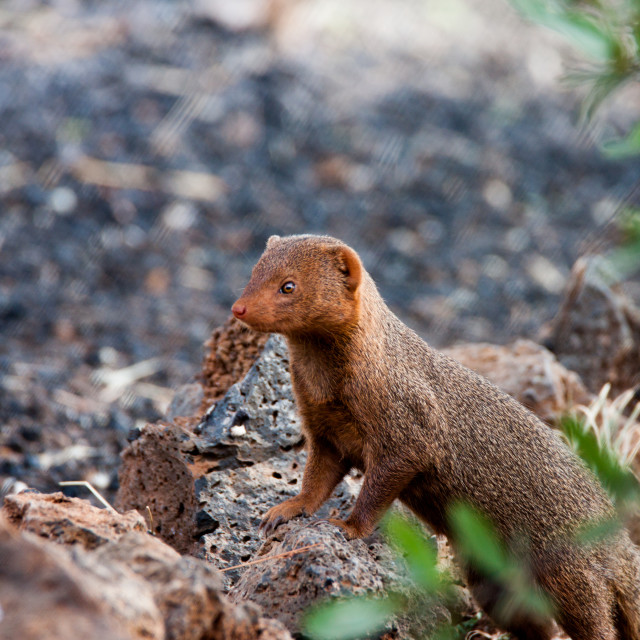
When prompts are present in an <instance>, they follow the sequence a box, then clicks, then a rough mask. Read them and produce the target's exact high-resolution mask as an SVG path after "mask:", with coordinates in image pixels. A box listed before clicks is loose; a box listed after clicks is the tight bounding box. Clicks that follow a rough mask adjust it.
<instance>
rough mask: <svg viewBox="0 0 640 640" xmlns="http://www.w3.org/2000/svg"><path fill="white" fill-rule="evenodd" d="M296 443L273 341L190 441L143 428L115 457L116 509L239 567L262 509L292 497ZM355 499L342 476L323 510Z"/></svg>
mask: <svg viewBox="0 0 640 640" xmlns="http://www.w3.org/2000/svg"><path fill="white" fill-rule="evenodd" d="M240 427H241V429H240ZM302 443H303V440H302V436H301V433H300V424H299V418H298V416H297V415H296V412H295V404H294V400H293V393H292V389H291V379H290V377H289V372H288V356H287V350H286V346H285V343H284V341H283V339H282V338H280V337H278V336H272V337H271V338H269V340H268V342H267V343H266V345H265V347H264V349H263V351H262V353H261V355H260V357H259V358H258V360H256V362H255V363H254V365H253V366H252V367H251V369H250V371H249V373H248V374H247V375H246V376H245V377H244V379H243V380H241V381H240V382H239V383H237V384H235V385H233V386H232V387H231V389H229V391H228V392H227V394H226V395H225V397H224V398H223V399H222V400H221V401H219V402H218V403H217V404H215V405H213V406H212V408H211V410H210V411H208V412H207V413H206V414H205V416H204V417H203V419H202V421H201V422H200V424H199V425H197V427H196V428H195V433H192V432H189V431H188V430H186V429H183V428H182V427H178V426H177V425H173V424H157V425H147V426H146V427H145V428H144V429H143V431H142V434H141V436H140V437H139V438H138V439H137V440H135V441H134V442H132V443H131V445H130V446H129V447H128V448H127V449H126V450H125V451H124V452H123V454H122V466H121V469H120V474H119V475H120V489H119V492H118V499H117V505H118V506H119V508H121V509H138V511H140V512H141V513H145V512H146V507H147V506H148V507H149V509H150V510H151V513H152V516H153V529H154V531H155V532H156V533H157V534H158V535H159V536H161V537H162V539H163V540H165V541H166V542H168V543H169V544H171V545H172V546H173V547H174V548H175V549H177V550H178V551H180V552H191V551H193V550H194V543H195V542H196V541H197V540H198V539H201V540H200V541H201V545H202V546H201V552H202V554H203V556H204V557H206V558H208V559H211V560H213V561H215V562H216V564H217V566H219V567H229V566H232V565H236V564H239V563H240V562H243V561H245V560H247V559H248V558H249V557H250V556H251V554H253V553H254V552H255V551H256V550H257V549H258V548H259V546H260V544H261V542H260V540H259V539H258V537H257V533H258V525H259V523H260V519H261V518H262V515H263V514H264V513H265V512H266V510H267V509H268V508H269V507H271V506H273V505H274V504H276V503H278V502H280V501H281V500H283V499H285V498H286V497H288V496H292V495H295V494H296V493H297V492H298V491H299V486H300V482H301V478H302V468H303V467H304V459H305V454H304V452H303V451H300V449H301V447H302ZM357 493H358V482H357V480H356V478H355V476H349V477H348V478H347V479H345V481H344V482H343V483H341V484H340V485H339V487H338V488H337V489H336V491H335V493H334V497H333V498H332V499H331V500H330V501H329V502H328V503H327V505H326V507H325V510H324V512H325V513H327V514H328V513H330V512H332V510H333V511H335V512H336V513H337V512H342V513H345V511H348V509H349V508H350V507H351V505H352V503H353V500H354V499H355V496H357ZM236 575H237V574H235V573H234V574H231V575H230V576H229V578H230V579H231V581H233V579H234V578H235V577H236Z"/></svg>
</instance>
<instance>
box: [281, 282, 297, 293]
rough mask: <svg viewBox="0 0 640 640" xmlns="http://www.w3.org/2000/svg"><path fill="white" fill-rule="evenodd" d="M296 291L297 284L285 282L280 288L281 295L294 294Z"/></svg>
mask: <svg viewBox="0 0 640 640" xmlns="http://www.w3.org/2000/svg"><path fill="white" fill-rule="evenodd" d="M295 289H296V285H295V282H291V281H289V282H285V283H284V284H283V285H282V286H281V287H280V293H293V292H294V291H295Z"/></svg>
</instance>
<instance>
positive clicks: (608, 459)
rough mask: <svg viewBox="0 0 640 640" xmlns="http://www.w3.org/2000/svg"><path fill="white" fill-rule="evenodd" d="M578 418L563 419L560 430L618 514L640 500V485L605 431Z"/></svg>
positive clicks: (575, 416)
mask: <svg viewBox="0 0 640 640" xmlns="http://www.w3.org/2000/svg"><path fill="white" fill-rule="evenodd" d="M591 425H592V423H590V422H589V421H588V420H586V419H584V418H582V417H579V416H577V415H568V416H564V417H563V418H562V419H561V420H560V430H561V431H562V433H563V434H564V436H565V438H566V439H567V441H568V442H569V445H570V446H571V448H572V449H573V450H574V451H575V452H576V453H577V454H578V455H579V456H580V457H581V458H582V459H583V460H584V462H585V463H586V464H587V466H588V467H589V468H590V469H591V470H592V471H593V473H594V474H595V475H596V476H597V477H598V479H599V480H600V483H601V484H602V486H603V487H604V488H605V489H606V491H607V492H608V493H609V495H610V496H611V499H612V500H613V503H614V504H615V505H616V507H617V509H618V511H625V510H626V508H627V506H628V505H631V504H637V503H638V502H639V501H640V483H639V482H638V479H637V478H636V477H635V475H634V474H633V472H632V471H631V470H630V469H629V467H628V466H627V465H625V464H623V463H622V462H621V454H620V453H618V452H617V451H616V450H615V448H614V446H613V445H612V441H611V440H609V439H607V438H606V437H603V436H602V430H601V429H598V428H593V427H592V426H591Z"/></svg>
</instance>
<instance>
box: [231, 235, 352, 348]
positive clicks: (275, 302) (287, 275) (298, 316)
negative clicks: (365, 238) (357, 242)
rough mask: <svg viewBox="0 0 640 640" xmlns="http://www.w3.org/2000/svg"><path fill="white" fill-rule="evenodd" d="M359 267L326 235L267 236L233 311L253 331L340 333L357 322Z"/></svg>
mask: <svg viewBox="0 0 640 640" xmlns="http://www.w3.org/2000/svg"><path fill="white" fill-rule="evenodd" d="M362 278H363V268H362V264H361V262H360V259H359V258H358V255H357V253H356V252H355V251H354V250H353V249H351V248H350V247H348V246H347V245H345V244H343V243H342V242H340V241H339V240H336V239H335V238H331V237H329V236H310V235H305V236H288V237H284V238H281V237H279V236H271V237H270V238H269V240H268V242H267V247H266V249H265V252H264V253H263V254H262V257H261V258H260V260H258V263H257V264H256V266H255V267H254V268H253V271H252V273H251V280H250V281H249V284H248V285H247V286H246V288H245V290H244V292H243V294H242V296H241V297H240V298H239V299H238V300H237V301H236V302H235V304H234V305H233V307H232V311H233V315H235V317H236V318H238V319H239V320H241V321H242V322H244V323H245V324H246V325H248V326H249V327H251V328H252V329H255V330H256V331H266V332H273V333H282V334H284V335H289V336H295V335H297V334H298V335H312V334H331V333H334V332H338V333H340V334H344V333H345V332H347V331H349V329H350V328H353V327H355V326H356V325H357V323H358V318H359V300H360V288H361V284H362Z"/></svg>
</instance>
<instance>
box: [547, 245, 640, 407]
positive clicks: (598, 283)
mask: <svg viewBox="0 0 640 640" xmlns="http://www.w3.org/2000/svg"><path fill="white" fill-rule="evenodd" d="M611 280H612V279H611V278H610V277H608V276H607V272H606V263H604V261H603V259H602V258H597V257H594V258H580V259H579V260H577V261H576V263H575V265H574V266H573V269H572V270H571V276H570V278H569V282H568V284H567V288H566V293H565V297H564V301H563V303H562V306H561V307H560V311H559V312H558V315H557V316H556V318H555V319H554V321H553V323H552V325H551V327H550V331H549V336H548V338H547V341H546V342H547V343H548V344H549V346H550V348H551V350H552V351H553V352H554V353H555V354H556V356H557V358H558V360H559V361H560V362H561V363H562V364H564V365H565V366H566V367H567V368H569V369H571V370H573V371H576V372H577V373H578V374H579V375H580V377H581V378H582V380H583V381H584V383H585V385H586V386H587V388H588V389H589V390H590V391H591V392H593V393H598V392H599V391H600V389H601V388H602V386H603V385H604V384H605V383H606V382H610V383H611V387H612V391H613V393H614V395H616V394H619V393H622V392H623V391H625V390H626V389H630V388H633V387H635V386H637V385H640V309H638V308H636V307H634V306H633V303H632V302H631V301H630V300H629V299H628V298H627V297H626V296H625V295H624V293H623V291H622V290H621V287H620V285H610V284H609V283H610V282H611Z"/></svg>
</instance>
